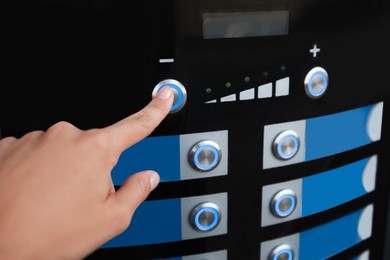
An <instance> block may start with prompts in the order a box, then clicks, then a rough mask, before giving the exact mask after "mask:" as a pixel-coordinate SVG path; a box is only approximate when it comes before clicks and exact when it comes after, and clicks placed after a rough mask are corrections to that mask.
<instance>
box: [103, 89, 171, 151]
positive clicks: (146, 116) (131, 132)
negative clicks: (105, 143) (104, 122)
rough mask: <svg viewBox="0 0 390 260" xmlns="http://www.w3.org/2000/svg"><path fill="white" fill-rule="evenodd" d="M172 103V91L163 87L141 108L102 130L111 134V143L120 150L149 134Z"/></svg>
mask: <svg viewBox="0 0 390 260" xmlns="http://www.w3.org/2000/svg"><path fill="white" fill-rule="evenodd" d="M172 103H173V91H172V89H171V88H170V87H164V88H162V89H161V90H160V91H159V92H158V93H157V95H156V97H155V98H153V99H152V101H151V102H150V103H149V104H148V105H146V106H145V107H144V108H143V109H141V110H140V111H138V112H136V113H134V114H132V115H130V116H128V117H126V118H124V119H122V120H120V121H118V122H117V123H115V124H113V125H110V126H107V127H106V128H105V129H104V131H106V133H107V134H108V135H109V136H111V140H112V145H113V146H114V147H115V148H117V149H119V152H122V151H124V150H125V149H127V148H128V147H130V146H132V145H133V144H135V143H137V142H139V141H140V140H142V139H143V138H145V137H146V136H148V135H150V134H151V133H152V132H153V130H154V129H155V128H156V127H157V126H158V125H159V124H160V123H161V121H162V120H164V118H165V117H166V116H167V115H168V113H169V111H170V109H171V107H172Z"/></svg>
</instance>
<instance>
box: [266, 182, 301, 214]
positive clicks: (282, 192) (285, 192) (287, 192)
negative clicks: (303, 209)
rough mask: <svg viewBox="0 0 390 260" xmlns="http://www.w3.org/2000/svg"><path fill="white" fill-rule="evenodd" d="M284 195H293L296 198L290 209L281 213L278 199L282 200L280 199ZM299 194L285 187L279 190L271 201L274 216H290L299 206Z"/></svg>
mask: <svg viewBox="0 0 390 260" xmlns="http://www.w3.org/2000/svg"><path fill="white" fill-rule="evenodd" d="M284 196H291V197H293V198H294V203H293V204H292V206H291V207H290V208H289V210H287V211H285V213H284V214H281V212H278V210H277V203H278V201H280V199H282V198H283V197H284ZM297 200H298V199H297V196H296V194H295V192H294V191H293V190H291V189H283V190H280V191H278V192H277V193H276V194H275V195H274V196H273V198H272V201H271V204H270V206H271V212H272V214H273V215H274V216H276V217H279V218H285V217H288V216H290V215H291V214H292V213H293V212H294V210H295V208H296V207H297Z"/></svg>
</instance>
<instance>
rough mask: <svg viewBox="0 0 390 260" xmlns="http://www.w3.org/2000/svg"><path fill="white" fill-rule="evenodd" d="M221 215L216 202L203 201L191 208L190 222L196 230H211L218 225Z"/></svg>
mask: <svg viewBox="0 0 390 260" xmlns="http://www.w3.org/2000/svg"><path fill="white" fill-rule="evenodd" d="M221 217H222V215H221V210H220V208H219V207H218V206H217V205H216V204H214V203H212V202H204V203H201V204H199V205H197V206H196V207H195V208H194V209H193V210H192V212H191V215H190V222H191V225H192V226H193V227H194V229H196V230H198V231H211V230H213V229H214V228H216V227H217V226H218V224H219V222H220V221H221Z"/></svg>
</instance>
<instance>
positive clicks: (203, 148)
mask: <svg viewBox="0 0 390 260" xmlns="http://www.w3.org/2000/svg"><path fill="white" fill-rule="evenodd" d="M221 158H222V151H221V147H220V146H219V145H218V144H217V143H216V142H214V141H211V140H204V141H200V142H198V143H196V144H195V145H194V146H193V147H192V148H191V150H190V153H189V154H188V160H189V162H190V164H191V166H192V167H193V168H194V169H195V170H198V171H201V172H207V171H211V170H213V169H214V168H215V167H217V166H218V164H219V163H220V161H221Z"/></svg>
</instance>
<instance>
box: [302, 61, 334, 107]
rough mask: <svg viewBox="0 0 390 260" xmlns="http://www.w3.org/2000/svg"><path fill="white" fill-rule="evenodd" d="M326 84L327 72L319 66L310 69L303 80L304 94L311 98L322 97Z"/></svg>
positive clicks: (327, 81) (327, 82) (327, 80)
mask: <svg viewBox="0 0 390 260" xmlns="http://www.w3.org/2000/svg"><path fill="white" fill-rule="evenodd" d="M328 84H329V79H328V73H327V72H326V70H324V69H323V68H321V67H315V68H313V69H311V70H310V71H309V73H307V75H306V77H305V80H304V85H305V91H306V94H307V95H308V96H309V97H310V98H312V99H318V98H320V97H322V96H323V95H324V94H325V92H326V90H327V89H328Z"/></svg>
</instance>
